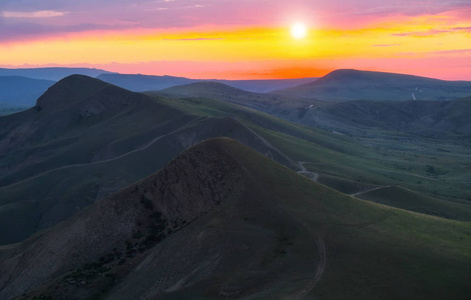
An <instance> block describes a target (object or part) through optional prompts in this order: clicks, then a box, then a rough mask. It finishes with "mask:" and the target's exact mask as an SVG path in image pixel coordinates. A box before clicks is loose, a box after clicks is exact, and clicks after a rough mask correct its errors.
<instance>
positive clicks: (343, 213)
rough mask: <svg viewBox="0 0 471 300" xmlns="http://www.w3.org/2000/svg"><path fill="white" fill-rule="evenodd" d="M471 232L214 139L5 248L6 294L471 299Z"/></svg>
mask: <svg viewBox="0 0 471 300" xmlns="http://www.w3.org/2000/svg"><path fill="white" fill-rule="evenodd" d="M469 230H470V229H469V224H467V223H462V222H457V221H448V220H444V219H440V218H435V217H429V216H424V215H420V214H415V213H410V212H406V211H403V210H398V209H391V208H388V207H386V206H382V205H376V204H373V203H368V202H364V201H362V200H358V199H354V198H351V197H348V196H346V195H343V194H340V193H338V192H335V191H333V190H331V189H328V188H325V187H323V186H321V185H319V184H317V183H315V182H313V181H311V180H308V179H306V178H305V177H303V176H300V175H298V174H296V173H294V172H292V171H290V170H289V169H287V168H285V167H283V166H281V165H279V164H276V163H274V162H273V161H270V160H268V159H266V158H265V157H263V156H261V155H259V154H257V153H256V152H254V151H253V150H250V149H249V148H247V147H244V146H242V145H241V144H238V143H236V142H234V141H231V140H228V139H212V140H208V141H205V142H203V143H201V144H198V145H197V146H195V147H193V148H191V149H189V150H188V151H186V152H184V153H182V154H181V155H179V156H178V157H177V158H176V159H175V160H173V161H172V162H171V163H170V164H168V165H167V166H166V167H165V168H164V169H162V170H161V171H159V172H158V173H156V174H154V175H151V176H149V177H147V178H145V179H143V180H141V181H139V182H137V183H136V184H133V185H131V186H129V187H127V188H125V189H123V190H121V191H120V192H118V193H116V194H114V195H112V196H110V197H107V198H106V199H104V200H102V201H100V202H98V203H96V204H94V205H92V206H90V207H89V208H88V209H86V210H84V211H82V212H80V213H79V214H77V215H76V216H74V217H73V218H71V219H69V220H68V221H66V222H64V223H61V224H58V225H57V226H55V227H54V228H53V229H51V230H49V231H44V232H41V233H38V234H37V235H35V236H33V237H32V238H30V239H29V240H27V241H25V242H23V243H21V244H17V245H11V246H8V247H3V248H1V249H0V268H1V270H2V272H1V273H0V298H6V299H8V298H12V297H15V296H20V295H24V294H26V295H24V297H26V299H33V298H34V297H37V298H52V299H56V298H57V299H70V298H75V299H93V298H97V297H99V298H101V299H134V298H148V299H189V298H193V299H194V298H201V299H221V298H231V299H246V298H253V297H261V298H269V299H284V298H289V299H303V298H305V297H310V298H315V299H378V298H387V299H404V298H408V297H411V298H413V299H444V298H452V299H467V298H468V296H469V293H470V286H469V276H470V268H471V264H470V261H471V260H470V258H471V252H470V250H469V249H471V247H470V246H471V237H470V235H469ZM450 233H451V234H450ZM444 270H446V272H444ZM399 285H400V287H401V288H400V289H398V288H397V286H399ZM338 287H342V288H338Z"/></svg>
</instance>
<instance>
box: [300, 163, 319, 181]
mask: <svg viewBox="0 0 471 300" xmlns="http://www.w3.org/2000/svg"><path fill="white" fill-rule="evenodd" d="M308 163H310V162H308V161H298V164H299V167H300V168H301V171H298V172H297V173H298V174H301V175H304V176H306V177H308V178H310V179H312V180H314V181H317V179H319V174H317V173H315V172H311V171H308V170H307V169H306V167H305V166H304V164H308Z"/></svg>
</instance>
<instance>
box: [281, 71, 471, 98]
mask: <svg viewBox="0 0 471 300" xmlns="http://www.w3.org/2000/svg"><path fill="white" fill-rule="evenodd" d="M273 93H275V94H282V95H289V96H292V97H301V98H309V99H317V100H324V101H351V100H383V101H384V100H387V101H406V100H433V101H437V100H439V101H443V100H454V99H459V98H463V97H467V96H470V95H471V82H468V81H445V80H438V79H433V78H427V77H419V76H412V75H406V74H395V73H386V72H372V71H360V70H349V69H341V70H335V71H333V72H331V73H329V74H327V75H325V76H324V77H322V78H320V79H318V80H316V81H315V82H312V83H307V84H304V85H300V86H297V87H293V88H288V89H282V90H278V91H275V92H273Z"/></svg>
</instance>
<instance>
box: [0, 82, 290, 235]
mask: <svg viewBox="0 0 471 300" xmlns="http://www.w3.org/2000/svg"><path fill="white" fill-rule="evenodd" d="M217 136H229V137H232V138H234V139H237V140H239V141H240V142H242V143H245V144H247V145H249V146H251V147H253V148H254V149H256V150H257V151H260V152H261V153H263V154H264V155H267V156H268V157H270V158H273V159H275V160H277V161H279V162H281V163H283V164H285V165H287V166H289V167H291V168H294V169H296V168H299V167H298V165H297V164H296V163H295V162H293V161H292V160H290V159H289V158H288V157H287V156H286V155H284V154H283V153H282V152H280V151H279V150H277V149H275V148H274V147H272V146H271V145H270V144H269V143H268V142H266V141H265V140H263V139H262V138H261V137H260V136H258V135H257V134H256V133H255V132H253V131H252V130H251V129H249V128H248V127H246V126H245V125H243V124H242V123H240V122H239V121H237V120H235V119H233V118H230V117H226V118H212V117H202V116H196V115H190V114H186V113H183V112H181V111H179V110H177V109H174V108H171V107H169V106H167V105H165V104H162V103H160V102H158V101H157V100H155V99H150V98H149V97H148V96H146V95H143V94H137V93H133V92H129V91H126V90H123V89H121V88H118V87H116V86H113V85H110V84H107V83H104V82H102V81H100V80H96V79H92V78H89V77H85V76H72V77H68V78H66V79H64V80H62V81H61V82H59V83H57V84H56V85H54V86H53V87H51V88H50V89H49V90H48V92H46V93H45V94H44V95H43V96H41V97H40V98H39V99H38V103H37V105H36V107H35V108H33V109H30V110H28V111H25V112H21V113H18V114H15V115H11V116H7V117H3V118H0V154H1V155H2V156H1V158H0V162H1V163H0V170H1V172H0V174H1V176H0V185H1V186H0V195H1V197H0V226H2V227H4V228H9V230H8V231H2V232H1V233H0V244H8V243H13V242H18V241H21V240H23V239H25V238H26V237H28V236H30V235H31V234H33V233H34V232H36V231H38V230H42V229H45V228H49V227H51V226H53V225H54V224H56V223H57V222H61V221H63V220H65V219H66V218H68V217H69V216H71V215H73V214H74V213H76V212H77V211H79V210H81V209H83V208H84V207H86V206H88V205H90V204H93V203H94V202H96V201H98V200H100V199H102V198H103V197H105V196H106V195H108V194H110V193H113V192H115V191H117V190H119V189H121V188H123V187H125V186H127V185H129V184H130V183H132V182H134V181H136V180H139V179H141V178H143V177H145V176H148V175H149V174H151V173H152V172H155V170H158V169H160V168H162V167H163V166H164V165H165V164H166V163H168V162H169V161H170V160H171V159H173V158H174V157H175V156H176V155H177V154H178V153H180V152H181V151H183V150H185V149H186V148H188V147H190V146H192V145H194V144H195V143H198V142H199V141H201V140H203V139H207V138H210V137H217Z"/></svg>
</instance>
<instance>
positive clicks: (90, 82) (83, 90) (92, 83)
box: [36, 75, 110, 110]
mask: <svg viewBox="0 0 471 300" xmlns="http://www.w3.org/2000/svg"><path fill="white" fill-rule="evenodd" d="M108 86H110V84H108V83H106V82H103V81H101V80H98V79H95V78H92V77H88V76H84V75H70V76H67V77H65V78H64V79H62V80H60V81H59V82H57V83H56V84H54V85H53V86H51V87H50V88H49V89H47V91H46V92H45V93H44V94H43V95H42V96H41V97H39V99H38V101H37V103H36V109H37V110H41V109H44V108H50V107H57V106H60V105H63V104H64V103H72V102H76V101H79V100H80V99H83V98H84V97H87V96H89V95H91V94H93V93H96V92H98V91H99V90H102V89H104V88H106V87H108Z"/></svg>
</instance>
